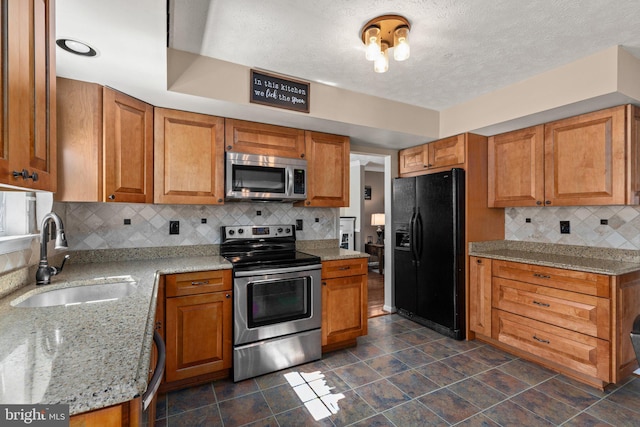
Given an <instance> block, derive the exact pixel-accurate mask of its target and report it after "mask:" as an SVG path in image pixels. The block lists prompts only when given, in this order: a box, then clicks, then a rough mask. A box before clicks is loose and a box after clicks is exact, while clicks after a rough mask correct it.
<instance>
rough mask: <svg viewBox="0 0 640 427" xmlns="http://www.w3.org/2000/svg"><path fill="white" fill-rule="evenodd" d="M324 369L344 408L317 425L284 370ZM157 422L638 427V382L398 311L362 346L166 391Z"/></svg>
mask: <svg viewBox="0 0 640 427" xmlns="http://www.w3.org/2000/svg"><path fill="white" fill-rule="evenodd" d="M291 371H298V372H314V371H321V372H322V373H323V374H324V375H325V378H324V379H325V380H326V383H327V385H328V386H330V387H334V388H333V390H331V392H332V393H333V394H338V393H340V394H342V395H344V398H342V399H340V400H338V402H337V404H338V407H339V410H338V412H337V413H336V414H335V415H332V416H330V417H328V418H325V419H322V420H320V421H317V422H316V421H314V419H313V418H312V417H311V415H310V413H309V412H308V410H307V409H306V407H305V406H304V405H303V404H302V403H301V401H300V399H299V398H298V396H297V395H296V393H294V391H293V389H292V387H291V386H290V385H289V384H288V383H287V381H286V380H285V378H284V376H283V375H284V373H286V372H291ZM158 418H159V419H158V420H157V421H156V425H160V426H166V425H168V426H225V427H231V426H241V425H250V426H281V427H284V426H305V427H306V426H313V425H318V426H347V425H352V426H379V427H383V426H397V427H410V426H431V425H434V426H448V425H457V426H554V425H555V426H558V425H562V426H576V427H578V426H579V427H582V426H609V425H611V426H638V425H640V379H635V378H629V379H628V380H627V381H626V382H625V383H624V384H620V385H618V386H615V387H612V388H611V389H607V390H606V391H605V392H600V391H598V390H596V389H594V388H591V387H589V386H586V385H583V384H581V383H578V382H576V381H573V380H571V379H569V378H567V377H565V376H563V375H558V374H556V373H554V372H551V371H549V370H546V369H544V368H541V367H539V366H537V365H535V364H532V363H529V362H526V361H524V360H521V359H518V358H516V357H514V356H511V355H509V354H507V353H504V352H502V351H499V350H496V349H494V348H492V347H490V346H488V345H485V344H482V343H480V342H477V341H455V340H452V339H450V338H447V337H444V336H442V335H440V334H438V333H436V332H434V331H432V330H430V329H427V328H424V327H422V326H421V325H418V324H416V323H413V322H411V321H409V320H406V319H403V318H401V317H399V316H397V315H390V316H382V317H376V318H373V319H369V335H368V336H366V337H362V338H361V339H359V341H358V346H357V347H354V348H351V349H348V350H342V351H338V352H334V353H329V354H326V355H325V356H324V357H323V358H322V360H320V361H316V362H313V363H309V364H306V365H303V366H298V367H295V368H292V369H289V370H286V371H282V372H276V373H272V374H268V375H264V376H262V377H258V378H254V379H250V380H246V381H242V382H240V383H237V384H234V383H233V382H232V381H230V380H222V381H216V382H213V383H210V384H206V385H202V386H198V387H193V388H190V389H186V390H181V391H177V392H172V393H169V394H167V395H161V396H159V399H158Z"/></svg>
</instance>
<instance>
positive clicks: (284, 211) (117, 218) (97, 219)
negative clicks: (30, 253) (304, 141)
mask: <svg viewBox="0 0 640 427" xmlns="http://www.w3.org/2000/svg"><path fill="white" fill-rule="evenodd" d="M53 210H54V211H55V212H56V213H58V214H59V215H60V216H61V217H62V220H63V222H64V226H65V231H66V234H67V240H68V242H69V249H71V250H90V249H115V248H134V247H155V246H188V245H206V244H219V243H220V226H222V225H252V224H267V225H272V224H295V221H296V219H302V220H303V230H302V231H298V232H297V233H296V237H297V239H298V240H323V239H337V238H338V221H339V210H338V209H337V208H304V207H294V206H292V205H291V204H290V203H229V204H225V205H222V206H204V205H149V204H136V203H54V206H53ZM258 213H260V215H259V214H258ZM203 219H205V220H206V223H203V221H202V220H203ZM316 219H317V221H318V222H316ZM125 220H130V222H131V223H130V224H129V225H125ZM169 221H180V234H177V235H170V234H169Z"/></svg>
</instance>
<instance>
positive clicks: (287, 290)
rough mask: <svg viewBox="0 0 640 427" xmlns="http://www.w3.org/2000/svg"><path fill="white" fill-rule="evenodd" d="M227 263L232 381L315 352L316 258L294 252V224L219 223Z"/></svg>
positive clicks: (316, 355)
mask: <svg viewBox="0 0 640 427" xmlns="http://www.w3.org/2000/svg"><path fill="white" fill-rule="evenodd" d="M221 234H222V243H221V245H220V253H221V255H222V256H223V257H225V258H226V259H227V260H228V261H230V262H231V263H232V264H233V276H234V279H233V315H234V321H233V380H234V381H240V380H243V379H246V378H251V377H255V376H258V375H262V374H266V373H269V372H274V371H277V370H280V369H285V368H288V367H291V366H295V365H299V364H302V363H306V362H310V361H312V360H317V359H320V357H321V336H320V326H321V310H322V304H321V289H320V272H321V268H322V265H321V263H320V258H319V257H317V256H313V255H309V254H306V253H303V252H298V251H296V237H295V226H293V225H266V226H225V227H222V228H221Z"/></svg>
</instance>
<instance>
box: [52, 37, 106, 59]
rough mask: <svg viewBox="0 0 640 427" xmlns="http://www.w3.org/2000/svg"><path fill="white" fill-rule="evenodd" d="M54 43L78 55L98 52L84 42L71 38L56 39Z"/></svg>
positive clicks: (93, 54)
mask: <svg viewBox="0 0 640 427" xmlns="http://www.w3.org/2000/svg"><path fill="white" fill-rule="evenodd" d="M56 44H57V45H58V47H60V48H61V49H63V50H66V51H67V52H70V53H73V54H75V55H80V56H96V55H97V54H98V53H97V52H96V51H95V49H94V48H92V47H91V46H89V45H88V44H86V43H83V42H79V41H77V40H72V39H58V40H56Z"/></svg>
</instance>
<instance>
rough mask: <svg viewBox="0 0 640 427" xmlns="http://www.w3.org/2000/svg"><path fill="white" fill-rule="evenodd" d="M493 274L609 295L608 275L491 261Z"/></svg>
mask: <svg viewBox="0 0 640 427" xmlns="http://www.w3.org/2000/svg"><path fill="white" fill-rule="evenodd" d="M493 276H494V277H502V278H505V279H511V280H517V281H520V282H527V283H534V284H536V285H543V286H548V287H551V288H557V289H564V290H565V291H571V292H579V293H581V294H587V295H594V296H597V297H605V298H607V297H609V277H608V276H604V275H602V274H595V273H585V272H582V271H575V270H563V269H559V268H553V267H542V266H538V265H532V264H521V263H518V262H510V261H498V260H494V261H493Z"/></svg>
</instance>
